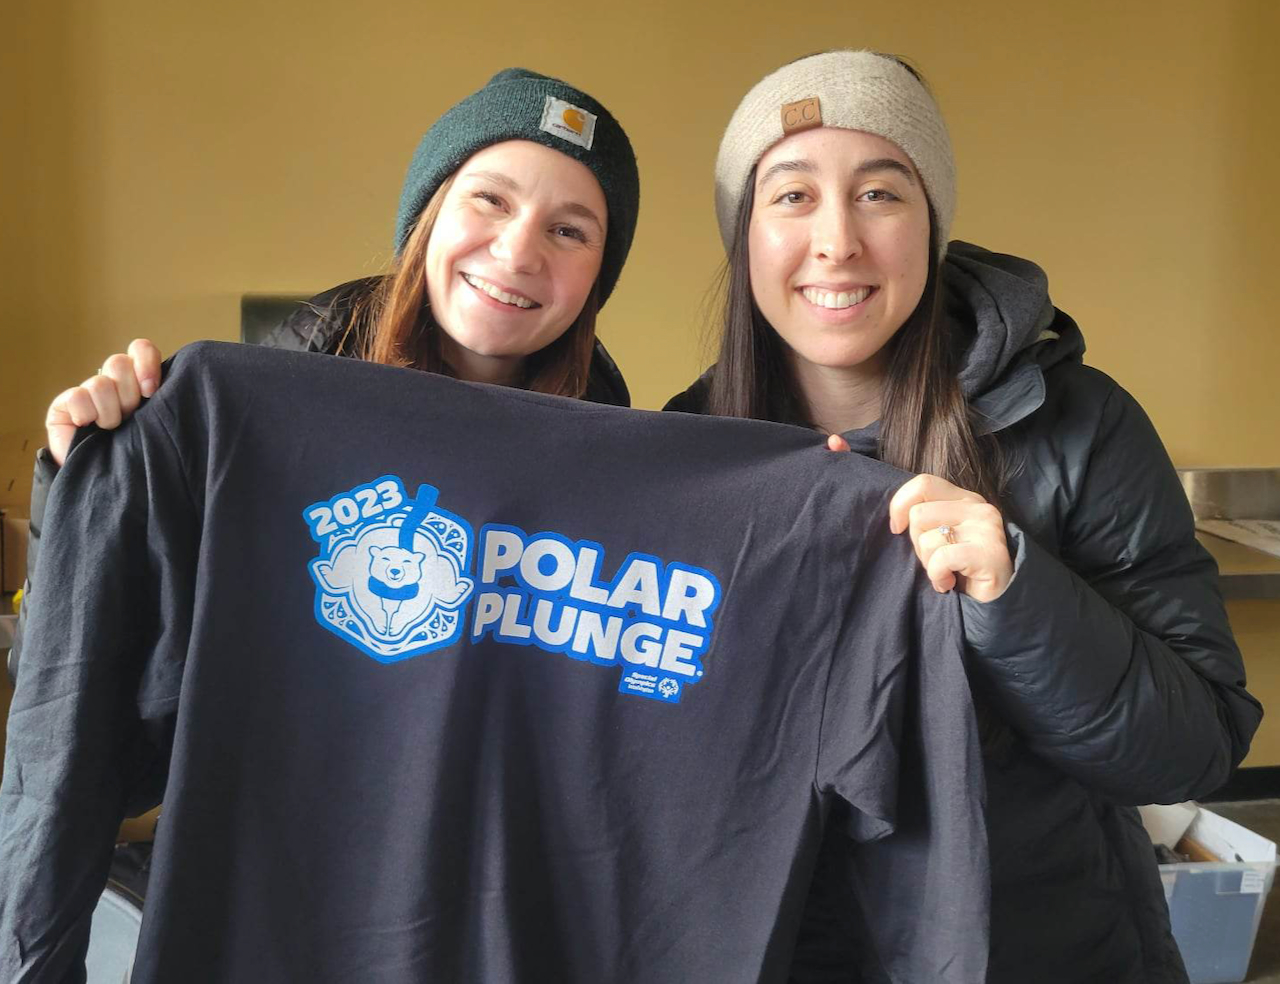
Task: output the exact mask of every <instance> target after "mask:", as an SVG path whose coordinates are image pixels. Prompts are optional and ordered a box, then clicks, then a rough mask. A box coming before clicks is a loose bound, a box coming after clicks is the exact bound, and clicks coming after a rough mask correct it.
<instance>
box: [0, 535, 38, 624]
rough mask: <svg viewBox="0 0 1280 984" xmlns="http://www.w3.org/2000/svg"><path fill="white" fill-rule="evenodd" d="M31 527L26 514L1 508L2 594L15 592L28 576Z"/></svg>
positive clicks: (0, 591)
mask: <svg viewBox="0 0 1280 984" xmlns="http://www.w3.org/2000/svg"><path fill="white" fill-rule="evenodd" d="M30 527H31V521H30V520H29V519H27V517H26V516H19V515H16V514H15V513H13V512H11V511H8V510H0V594H5V595H9V594H13V592H15V591H17V590H18V589H19V588H21V587H22V584H23V582H24V581H25V580H26V578H27V532H28V530H29V529H30ZM5 611H6V612H7V611H8V609H5Z"/></svg>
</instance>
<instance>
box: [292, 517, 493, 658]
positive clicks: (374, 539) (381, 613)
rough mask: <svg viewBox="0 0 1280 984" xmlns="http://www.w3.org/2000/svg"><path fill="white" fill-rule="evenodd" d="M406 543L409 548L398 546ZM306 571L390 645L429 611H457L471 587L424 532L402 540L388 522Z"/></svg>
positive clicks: (397, 528) (341, 546)
mask: <svg viewBox="0 0 1280 984" xmlns="http://www.w3.org/2000/svg"><path fill="white" fill-rule="evenodd" d="M410 538H411V543H412V549H409V548H406V547H404V546H401V544H402V542H404V541H405V540H406V539H410ZM311 570H312V574H313V576H314V577H315V580H316V583H317V584H318V585H319V586H320V588H321V589H322V590H323V591H324V592H325V593H326V594H328V595H330V596H332V597H336V598H341V597H346V598H347V599H348V600H349V602H350V604H351V608H352V611H353V612H354V613H355V614H356V615H357V616H358V617H359V618H360V620H361V621H362V622H364V624H365V627H366V629H367V630H368V632H369V634H370V635H371V636H372V637H373V639H376V640H381V641H383V642H386V643H393V644H394V643H398V642H400V641H401V640H402V638H403V637H405V636H407V635H408V634H409V630H411V629H412V628H414V627H415V626H417V625H418V624H420V623H421V622H423V621H425V620H426V619H427V618H428V617H430V614H431V612H432V611H433V610H434V609H446V610H454V609H457V608H458V607H459V606H461V604H462V603H463V602H464V601H465V600H466V598H467V596H468V595H470V593H471V589H472V586H473V582H472V580H471V579H470V578H469V577H465V576H463V575H462V572H461V571H460V570H459V569H458V562H457V560H456V558H455V557H453V556H452V555H451V554H449V553H448V552H447V551H444V550H443V549H441V547H440V546H439V545H438V544H437V543H436V542H435V537H434V536H432V535H430V534H429V533H428V532H427V531H426V530H425V529H423V528H419V529H416V530H413V531H411V532H410V533H408V534H407V535H406V534H405V533H404V532H403V531H402V529H401V527H400V526H399V525H393V524H391V523H380V524H376V525H373V526H368V527H365V528H364V529H363V530H362V531H361V532H360V534H359V535H358V536H356V537H354V538H353V539H348V540H346V541H345V542H343V543H341V544H338V545H335V547H334V550H333V553H332V555H331V556H330V557H329V559H327V560H324V559H321V560H316V561H313V562H312V564H311Z"/></svg>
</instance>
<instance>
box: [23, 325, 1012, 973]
mask: <svg viewBox="0 0 1280 984" xmlns="http://www.w3.org/2000/svg"><path fill="white" fill-rule="evenodd" d="M904 478H905V476H904V475H903V474H902V473H900V472H898V471H896V470H894V469H892V468H890V467H888V466H885V465H883V464H880V463H878V462H874V461H871V460H868V459H865V458H861V457H857V456H854V455H833V454H831V453H829V452H827V451H826V450H825V449H824V448H822V447H821V446H820V444H819V442H818V441H817V440H815V438H814V435H813V434H812V433H810V432H807V431H805V430H802V429H798V428H791V427H786V426H782V425H773V424H766V423H760V422H752V421H741V420H727V419H714V418H704V417H694V416H687V415H683V414H672V413H668V414H658V413H647V412H642V411H635V410H624V409H618V408H613V407H603V406H598V405H593V404H587V403H581V402H576V401H571V400H565V399H558V398H553V397H543V396H538V395H533V394H529V393H525V392H522V391H516V390H511V389H502V388H496V387H489V386H481V385H472V384H466V383H460V382H457V381H454V380H449V379H446V378H442V377H440V376H432V375H427V374H423V373H418V372H413V371H409V370H400V369H391V368H387V367H382V366H375V365H370V364H367V363H361V362H353V361H349V360H343V359H337V358H327V357H321V356H314V355H303V354H294V353H285V352H272V351H264V350H257V349H249V348H244V347H240V346H234V345H225V344H219V343H200V344H197V345H193V346H189V347H188V348H186V349H184V350H183V351H181V352H180V353H179V354H178V355H177V356H175V358H174V359H173V360H172V364H171V365H170V366H169V369H168V377H167V379H166V382H165V384H164V386H162V387H161V388H160V390H159V392H158V393H157V395H156V396H155V397H154V398H153V399H152V400H150V401H149V402H148V403H147V404H146V405H145V406H144V407H143V408H142V409H140V410H139V411H138V413H137V414H136V415H135V416H134V417H133V418H132V419H131V420H130V421H129V422H128V423H127V424H126V425H125V426H123V427H121V428H120V429H119V430H118V431H115V432H111V433H100V432H94V433H91V434H89V435H88V436H86V437H85V438H84V439H83V440H81V441H80V442H79V443H78V444H77V445H76V447H75V448H74V449H73V450H72V452H71V454H70V456H69V458H68V461H67V464H66V467H65V468H64V469H63V471H62V472H61V474H60V475H59V477H58V480H57V482H56V483H55V485H54V487H53V490H52V493H51V496H50V499H49V505H48V512H47V516H48V519H47V522H46V531H45V535H44V546H43V550H42V552H41V558H40V569H39V572H38V574H39V578H38V579H39V583H40V585H41V596H40V599H39V601H38V603H37V604H36V605H34V606H33V609H32V611H31V612H30V623H29V630H28V635H27V642H26V648H25V650H24V654H23V661H22V665H21V667H20V671H19V679H18V682H17V689H16V693H15V696H14V700H13V707H12V711H11V713H10V720H9V735H8V744H7V751H6V761H5V772H4V780H3V787H2V789H0V880H2V883H3V884H2V885H0V977H4V978H5V979H10V978H17V977H21V979H22V980H24V981H63V980H75V979H77V976H78V975H79V974H83V969H82V960H83V953H84V949H85V945H86V937H87V932H88V917H89V913H90V911H91V910H92V907H93V905H94V902H95V900H96V897H97V895H98V893H99V892H100V891H101V889H102V886H103V883H104V881H105V877H106V869H107V864H108V861H109V856H110V851H111V844H112V839H113V834H114V832H115V829H116V826H117V824H118V823H119V821H120V819H121V817H122V816H123V815H124V814H125V813H126V811H129V810H139V809H142V808H144V807H146V806H148V805H150V804H152V803H154V802H157V801H158V800H159V799H160V798H161V796H163V798H164V805H165V809H164V815H163V818H162V821H161V824H160V827H159V832H158V836H157V841H156V846H155V855H154V861H153V870H152V876H151V882H150V889H149V896H148V899H147V904H146V914H145V917H144V921H143V928H142V936H141V941H140V944H139V951H138V956H137V962H136V966H135V970H134V975H133V980H134V981H135V982H139V984H141V982H152V981H183V982H199V981H254V982H274V981H300V980H306V981H351V980H361V981H379V982H384V981H385V982H401V981H405V982H408V981H499V982H505V981H529V982H543V981H581V982H591V984H599V982H615V984H621V982H632V981H634V982H686V981H687V982H699V984H706V982H719V981H723V982H733V984H741V982H745V981H779V980H784V979H786V976H787V971H788V967H789V963H790V959H791V955H792V952H793V949H794V946H795V938H796V933H797V927H798V925H799V919H800V913H801V909H802V907H803V905H804V901H805V898H806V893H807V890H808V886H809V883H810V880H811V876H812V871H813V868H814V865H815V863H816V860H817V853H818V848H819V845H820V843H821V840H822V835H823V832H824V830H826V829H827V828H828V827H830V826H832V825H835V826H836V827H838V829H840V830H841V831H843V832H844V834H845V835H846V836H848V837H849V838H851V839H852V840H853V841H854V842H856V843H857V845H858V847H857V850H856V853H857V855H858V857H859V859H860V864H859V866H858V874H857V877H856V879H855V884H854V885H853V888H852V890H853V892H854V894H855V896H856V899H855V900H854V903H855V905H856V906H857V908H858V910H859V913H860V917H861V923H862V925H863V930H862V932H861V933H860V939H859V948H860V950H861V952H862V954H863V963H864V965H865V967H866V968H867V971H866V973H867V979H868V980H873V979H884V980H899V981H911V982H913V984H919V982H927V981H935V980H937V981H977V980H981V979H982V977H983V974H984V968H985V960H986V916H987V889H986V879H987V873H986V842H985V835H984V829H983V824H982V811H981V800H980V797H981V787H982V782H981V776H980V771H979V769H980V765H979V758H978V747H977V738H976V730H975V726H974V719H973V712H972V706H971V701H970V696H969V691H968V686H967V683H966V680H965V676H964V670H963V666H962V654H961V645H962V643H961V631H960V623H959V610H958V605H957V604H956V601H955V598H954V597H951V596H943V595H938V594H935V593H934V592H933V591H931V590H929V588H928V585H927V581H925V580H924V578H923V577H922V575H921V572H920V570H919V564H918V563H917V562H916V560H915V557H914V556H913V554H912V551H911V546H910V543H909V541H908V540H907V539H906V538H905V537H894V536H892V535H891V534H890V533H889V530H888V501H889V498H890V497H891V495H892V493H893V492H894V490H895V489H896V488H897V487H898V486H899V485H900V484H901V482H902V481H903V480H904ZM23 975H25V976H23Z"/></svg>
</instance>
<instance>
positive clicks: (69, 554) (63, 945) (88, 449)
mask: <svg viewBox="0 0 1280 984" xmlns="http://www.w3.org/2000/svg"><path fill="white" fill-rule="evenodd" d="M191 502H192V500H191V497H190V496H189V494H188V492H187V485H186V482H185V478H184V475H183V471H182V468H181V465H180V462H179V459H178V458H177V455H176V452H175V450H174V448H173V446H172V443H171V442H170V441H169V440H168V436H167V433H166V432H165V431H164V428H163V426H162V423H161V422H160V421H159V420H158V419H157V417H156V416H155V415H154V414H151V413H148V408H144V409H142V410H140V411H139V412H138V414H137V415H136V417H135V418H134V419H133V420H131V421H130V422H128V423H127V424H126V425H125V426H123V427H122V428H120V429H119V430H118V431H114V432H111V433H106V432H99V431H96V430H93V431H89V432H87V433H86V434H85V436H84V437H83V439H81V440H80V441H79V443H77V444H76V445H75V446H74V447H73V449H72V451H71V453H70V455H69V456H68V458H67V463H66V465H65V466H64V468H63V469H62V472H61V473H60V475H59V477H58V481H57V482H56V483H55V484H54V485H53V487H52V489H51V490H50V493H49V498H48V503H47V508H46V510H45V527H44V537H43V543H42V548H41V556H40V561H39V566H38V570H37V574H38V581H39V584H40V598H39V604H37V605H34V606H33V607H32V609H31V613H30V618H29V620H28V623H27V625H26V637H25V642H24V648H23V653H22V662H21V665H20V666H19V668H18V677H17V683H16V688H15V692H14V696H13V704H12V707H11V709H10V713H9V721H8V736H7V741H6V747H5V762H4V775H3V781H2V782H0V871H3V872H4V877H3V879H2V880H0V979H2V980H15V981H16V980H22V981H24V982H62V981H82V980H84V956H85V952H86V949H87V946H88V933H89V923H90V918H91V916H92V912H93V909H94V906H95V905H96V903H97V901H98V898H99V896H100V894H101V892H102V890H103V886H104V884H105V882H106V878H107V870H108V867H109V864H110V860H111V851H112V845H113V842H114V838H115V834H116V831H117V829H118V827H119V824H120V821H121V819H122V818H123V817H124V816H125V815H126V813H127V812H128V811H130V810H131V809H132V810H135V811H136V810H137V809H139V808H145V807H146V806H149V805H154V803H156V802H158V801H159V799H160V796H161V794H162V791H163V787H164V778H165V775H166V769H167V762H168V750H169V746H170V740H169V735H170V734H171V725H172V720H173V717H174V714H175V712H176V707H177V694H178V689H179V685H180V682H181V672H182V664H183V659H184V657H185V652H186V643H187V637H188V634H189V628H190V613H191V609H192V597H193V584H194V567H195V557H196V555H197V550H198V544H199V525H198V523H197V521H196V518H195V511H194V509H193V507H192V504H191Z"/></svg>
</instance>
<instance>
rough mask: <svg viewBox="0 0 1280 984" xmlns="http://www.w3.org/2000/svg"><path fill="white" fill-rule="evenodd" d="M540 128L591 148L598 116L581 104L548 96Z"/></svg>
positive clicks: (544, 104)
mask: <svg viewBox="0 0 1280 984" xmlns="http://www.w3.org/2000/svg"><path fill="white" fill-rule="evenodd" d="M538 129H539V130H542V131H544V132H546V133H552V134H555V135H556V136H557V137H559V138H560V139H561V140H568V141H569V143H572V144H577V145H578V146H579V147H584V148H586V149H587V150H590V149H591V144H592V142H593V141H594V140H595V136H596V117H595V114H594V113H588V112H587V111H586V110H585V109H583V108H582V107H580V106H575V105H573V103H567V102H565V101H564V100H563V99H557V98H556V97H555V96H547V98H546V101H545V102H543V104H542V122H541V123H540V124H539V125H538Z"/></svg>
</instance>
